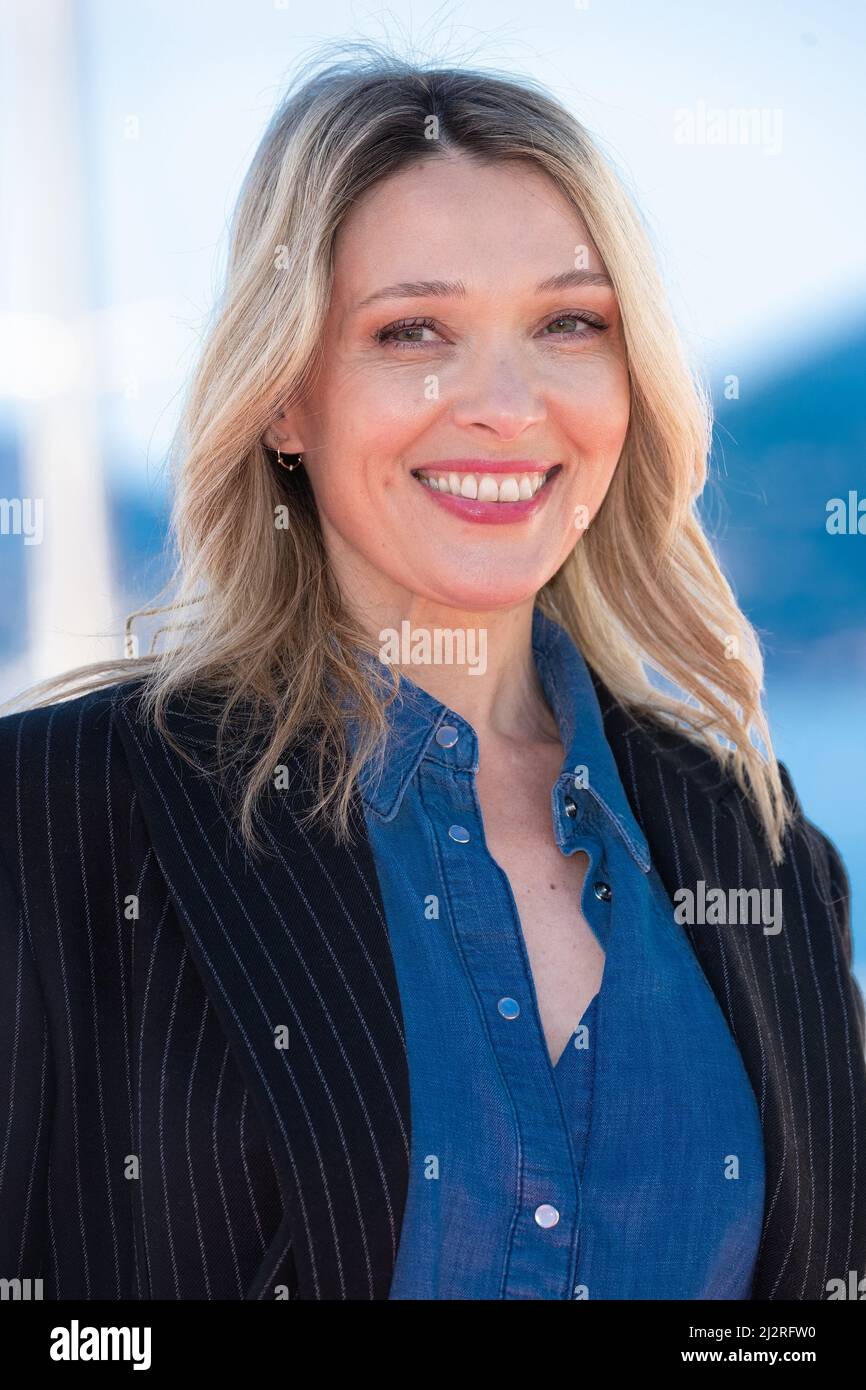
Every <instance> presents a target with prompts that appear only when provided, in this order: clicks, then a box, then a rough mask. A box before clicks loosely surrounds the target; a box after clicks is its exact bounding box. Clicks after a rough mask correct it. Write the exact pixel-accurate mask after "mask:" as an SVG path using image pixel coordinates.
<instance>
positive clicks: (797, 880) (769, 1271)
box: [595, 678, 866, 1300]
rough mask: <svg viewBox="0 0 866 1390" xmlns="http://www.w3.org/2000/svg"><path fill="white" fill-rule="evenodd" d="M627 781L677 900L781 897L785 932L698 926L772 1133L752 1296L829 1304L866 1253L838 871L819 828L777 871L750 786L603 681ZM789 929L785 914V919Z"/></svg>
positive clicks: (690, 930)
mask: <svg viewBox="0 0 866 1390" xmlns="http://www.w3.org/2000/svg"><path fill="white" fill-rule="evenodd" d="M595 683H596V689H597V693H598V695H599V699H600V703H601V706H602V711H603V714H604V718H605V729H606V732H607V737H608V740H609V742H610V745H611V748H612V750H613V753H614V756H615V758H616V760H617V763H618V766H619V770H620V775H621V777H622V782H623V786H624V787H625V789H626V792H627V794H628V796H629V799H630V802H631V804H632V808H633V810H634V812H635V815H636V816H637V818H638V821H639V823H640V824H641V826H642V828H643V830H644V833H645V834H646V837H647V840H648V843H649V845H650V851H651V854H652V858H653V862H654V864H655V866H656V868H657V870H658V872H659V875H660V877H661V879H662V881H663V883H664V885H665V887H666V889H667V891H668V893H669V895H670V896H671V898H672V899H673V897H674V894H675V893H676V891H677V890H678V889H680V888H690V889H692V890H693V891H697V885H698V884H699V883H700V882H701V881H703V883H704V884H705V885H706V891H708V892H709V891H710V889H712V888H716V887H718V888H721V889H722V890H723V892H724V894H725V900H727V895H728V892H729V890H731V889H740V888H746V889H750V888H757V889H759V890H768V891H769V892H770V894H771V895H772V894H774V893H776V892H778V894H779V897H778V898H777V899H776V898H772V897H770V898H769V899H768V900H767V901H768V902H772V903H775V904H777V905H779V906H780V907H781V914H782V915H781V924H780V930H778V931H775V929H774V930H773V931H771V932H769V933H765V931H764V924H763V923H755V924H754V925H751V924H737V925H722V924H720V925H713V924H710V923H707V924H706V925H695V926H685V927H684V930H685V931H686V933H687V936H688V939H689V941H690V944H691V946H692V948H693V950H694V951H695V954H696V956H697V958H698V961H699V963H700V965H701V967H702V969H703V972H704V974H705V976H706V978H707V980H708V982H709V984H710V987H711V988H712V990H713V992H714V994H715V995H716V998H717V999H718V1002H719V1005H720V1006H721V1009H722V1012H723V1014H724V1016H725V1018H726V1020H727V1023H728V1026H729V1027H730V1029H731V1033H732V1035H733V1037H734V1040H735V1042H736V1043H737V1045H738V1047H739V1050H740V1054H741V1056H742V1058H743V1062H744V1065H745V1067H746V1071H747V1072H748V1075H749V1077H750V1080H751V1082H752V1086H753V1088H754V1092H755V1097H756V1099H757V1101H758V1105H759V1109H760V1114H761V1125H762V1131H763V1138H764V1154H765V1173H766V1199H765V1212H764V1228H763V1233H762V1239H761V1246H760V1250H759V1254H758V1262H757V1267H756V1271H755V1278H754V1283H753V1292H752V1297H753V1298H757V1299H796V1300H803V1299H824V1298H827V1296H828V1293H827V1289H828V1281H829V1280H831V1279H841V1280H843V1281H844V1282H845V1285H846V1286H847V1284H848V1275H849V1271H851V1270H852V1269H860V1268H861V1267H862V1264H863V1260H864V1255H866V1145H864V1144H863V1142H862V1139H861V1140H860V1142H859V1144H858V1138H857V1136H858V1132H859V1134H860V1135H862V1134H863V1133H864V1132H866V1060H864V1055H863V1036H862V1033H863V1023H862V1017H863V1015H862V1008H863V1005H862V1000H861V998H860V997H859V994H858V992H857V987H856V984H855V982H854V980H853V977H852V975H851V972H850V970H849V969H848V967H847V963H846V962H845V961H844V960H843V956H844V955H845V954H846V953H847V949H848V947H847V945H846V942H845V939H844V934H843V933H840V931H839V927H838V922H837V919H836V917H835V912H834V907H833V899H834V896H835V897H836V898H837V899H838V896H839V895H838V893H835V894H834V890H833V886H832V884H831V882H830V875H829V874H828V869H827V864H826V862H825V860H824V858H823V852H822V849H821V846H820V844H819V843H818V840H817V834H816V832H815V831H814V827H811V826H808V824H806V825H805V828H801V830H800V831H798V833H797V836H796V838H795V840H794V842H793V843H792V844H791V845H790V846H789V850H788V853H787V856H786V859H785V861H784V862H783V864H782V865H781V866H779V867H778V868H777V867H776V866H774V865H773V863H772V861H771V859H770V855H769V850H768V848H767V847H766V845H765V843H764V840H763V837H762V835H761V832H760V830H759V827H758V824H757V822H756V820H755V817H754V815H753V813H752V812H751V810H750V809H749V808H748V806H747V804H746V802H745V799H744V798H743V797H742V795H741V794H740V793H739V790H738V788H737V787H736V785H735V783H733V782H732V781H730V780H728V779H725V778H724V777H723V776H722V775H721V773H720V771H719V768H718V764H717V763H716V762H715V760H714V759H713V758H712V757H711V755H710V754H708V753H705V752H704V751H703V750H702V749H700V748H699V747H697V746H696V745H695V744H694V743H692V742H691V741H690V740H688V739H687V738H685V736H683V735H678V734H677V733H676V732H672V733H668V732H665V731H658V732H656V731H655V730H653V731H652V732H648V731H647V730H645V729H643V728H642V727H641V726H639V725H638V724H637V723H636V722H635V720H634V719H633V718H632V717H631V716H630V715H629V714H628V713H627V712H626V711H625V710H623V709H622V707H621V706H619V705H618V704H617V703H616V701H615V700H614V698H613V696H612V695H611V694H610V692H609V691H608V690H607V689H606V687H604V686H603V685H602V683H601V682H600V681H599V680H598V679H597V678H596V681H595ZM773 927H774V928H775V923H774V924H773Z"/></svg>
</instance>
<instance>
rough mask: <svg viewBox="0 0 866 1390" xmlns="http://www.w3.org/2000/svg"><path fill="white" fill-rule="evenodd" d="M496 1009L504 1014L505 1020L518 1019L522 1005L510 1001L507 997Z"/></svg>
mask: <svg viewBox="0 0 866 1390" xmlns="http://www.w3.org/2000/svg"><path fill="white" fill-rule="evenodd" d="M496 1007H497V1009H498V1010H499V1012H500V1013H501V1014H502V1017H503V1018H516V1017H517V1015H518V1014H519V1013H520V1005H519V1004H518V1002H517V1000H516V999H509V998H508V997H506V998H505V999H500V1001H499V1003H498V1004H497V1005H496Z"/></svg>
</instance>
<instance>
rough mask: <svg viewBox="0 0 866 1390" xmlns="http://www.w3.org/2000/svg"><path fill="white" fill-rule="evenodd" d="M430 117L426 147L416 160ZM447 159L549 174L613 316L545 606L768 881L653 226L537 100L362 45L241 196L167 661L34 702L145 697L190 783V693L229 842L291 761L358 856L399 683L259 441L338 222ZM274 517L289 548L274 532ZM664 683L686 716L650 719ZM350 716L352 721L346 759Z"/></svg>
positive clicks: (760, 780) (759, 795) (740, 618)
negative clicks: (598, 491)
mask: <svg viewBox="0 0 866 1390" xmlns="http://www.w3.org/2000/svg"><path fill="white" fill-rule="evenodd" d="M431 117H436V120H437V122H438V138H437V139H429V138H427V137H426V132H427V131H429V128H430V127H429V122H430V118H431ZM455 150H459V151H465V152H468V153H470V154H471V155H473V156H475V157H477V158H478V159H481V160H485V161H490V160H493V161H501V160H512V161H515V160H519V161H524V162H528V163H529V164H531V165H533V166H535V168H536V169H539V170H541V171H543V172H544V173H545V174H547V175H548V177H549V178H551V179H552V180H553V181H554V183H555V184H556V185H557V186H558V188H559V189H560V190H561V191H562V193H563V194H564V195H565V197H566V198H567V199H568V200H569V201H570V202H571V204H572V205H573V206H574V208H575V209H576V210H577V211H578V212H579V214H580V216H581V217H582V218H583V220H584V222H585V224H586V227H587V229H588V231H589V233H590V236H591V237H592V239H593V241H594V243H595V245H596V247H597V249H598V251H599V254H600V256H601V258H602V260H603V262H604V265H605V267H606V269H607V272H608V274H609V276H610V278H611V280H612V282H613V285H614V288H615V291H616V294H617V297H618V300H619V305H620V309H621V313H622V321H623V325H624V333H625V341H626V348H627V354H628V367H629V375H630V383H631V418H630V423H629V427H628V432H627V436H626V440H625V444H624V447H623V450H622V454H621V457H620V460H619V462H618V465H617V468H616V471H615V473H614V477H613V481H612V483H611V486H610V489H609V491H608V493H607V496H606V498H605V500H604V503H603V504H602V506H601V508H600V509H599V511H598V514H597V515H596V517H595V518H594V520H593V523H592V525H591V526H590V527H589V529H588V530H587V532H586V533H585V534H584V536H583V537H582V539H581V540H580V542H579V543H578V544H577V545H576V546H575V548H574V550H573V552H572V554H571V555H570V556H569V558H568V560H567V561H566V562H565V564H563V565H562V567H561V568H560V569H559V571H558V572H557V573H556V574H555V575H554V577H553V578H552V579H551V580H550V581H549V582H548V583H547V584H545V585H544V587H543V588H542V589H541V590H540V592H539V594H538V595H537V598H536V602H537V603H538V605H539V607H540V608H541V609H542V611H543V612H545V613H546V614H547V615H548V616H550V617H552V618H553V619H555V620H556V621H557V622H559V623H561V624H562V626H563V627H564V628H565V629H566V631H567V632H568V633H569V634H570V635H571V637H572V638H573V639H574V641H575V642H576V644H577V645H578V647H579V648H580V650H581V651H582V652H583V654H584V656H585V658H586V660H587V662H588V663H589V665H590V666H591V667H592V668H593V669H594V670H595V671H596V673H597V674H598V675H599V676H600V677H601V679H602V680H603V681H604V683H605V684H606V685H607V686H608V688H609V689H610V691H611V692H612V693H613V695H614V696H615V697H616V698H617V699H618V700H619V701H620V702H621V704H622V705H624V706H625V707H626V708H628V709H630V710H631V711H632V712H634V713H635V714H637V715H639V716H643V717H647V716H649V717H651V718H653V719H655V720H658V721H660V722H661V723H662V724H664V725H666V726H668V727H670V726H674V727H677V728H680V729H683V730H685V731H686V732H687V734H688V735H689V736H690V737H693V738H694V739H695V740H697V741H698V742H699V743H702V744H704V745H705V746H706V747H707V748H708V749H709V750H710V751H711V752H712V755H713V757H715V758H716V759H717V760H718V762H719V764H720V765H721V767H722V769H723V770H724V771H725V772H726V773H728V774H729V775H732V776H733V777H735V778H736V781H737V782H738V784H739V786H740V787H741V789H742V790H743V792H744V793H745V794H746V795H747V796H748V797H749V798H750V799H751V801H752V804H753V806H754V808H755V810H756V812H757V815H758V819H759V821H760V823H761V824H762V825H763V827H764V831H765V834H766V837H767V841H768V843H769V846H770V848H771V852H772V854H773V857H774V859H775V860H776V861H777V862H778V861H779V860H780V859H781V858H782V840H783V837H784V832H785V829H786V826H787V823H788V820H789V818H790V815H791V811H790V807H789V806H788V803H787V801H786V798H785V794H784V789H783V785H782V781H781V777H780V771H779V767H778V764H777V761H776V758H775V756H774V754H773V750H772V744H771V740H770V735H769V730H768V727H767V722H766V718H765V715H764V712H763V709H762V703H761V697H762V689H763V662H762V658H761V653H760V648H759V644H758V641H757V639H756V636H755V633H754V630H753V629H752V627H751V625H750V624H749V622H748V620H747V619H746V617H745V615H744V614H743V613H742V612H741V610H740V608H739V606H738V605H737V602H736V600H735V598H734V596H733V594H732V592H731V589H730V587H729V585H728V583H727V581H726V580H725V578H724V576H723V574H722V572H721V570H720V568H719V565H718V563H717V561H716V558H715V556H714V554H713V551H712V549H711V547H710V545H709V543H708V541H707V538H706V536H705V535H704V532H703V530H702V527H701V523H700V520H699V518H698V516H697V513H696V501H697V498H698V496H699V494H700V493H701V490H702V489H703V486H704V483H705V481H706V476H707V459H708V454H709V448H710V442H711V414H710V407H709V402H708V399H707V395H706V392H705V390H704V389H703V387H702V385H701V384H700V382H699V381H698V380H697V378H696V377H695V376H694V375H693V373H692V372H691V370H690V368H689V366H688V364H687V362H686V360H685V357H684V353H683V350H682V346H681V343H680V339H679V336H678V333H677V330H676V327H675V324H674V322H673V318H672V315H671V311H670V308H669V305H668V301H667V296H666V293H665V290H664V287H663V285H662V283H661V280H660V276H659V273H658V270H657V268H656V264H655V257H654V254H653V251H652V247H651V244H650V241H649V238H648V236H647V234H646V232H645V229H644V226H643V224H642V221H641V219H640V217H639V215H638V213H637V211H636V209H635V207H634V206H633V204H632V202H631V201H630V199H629V196H628V194H627V193H626V191H625V189H624V188H623V186H622V184H621V183H620V181H619V179H618V178H617V176H616V174H615V173H614V172H613V170H612V168H611V167H609V165H608V163H607V162H606V160H605V158H604V157H603V155H602V153H601V151H600V149H599V148H598V146H597V145H596V144H595V143H594V142H593V140H592V138H591V137H590V135H589V133H588V132H587V130H586V129H585V128H584V127H583V126H582V125H581V124H580V123H579V122H578V121H577V120H576V119H575V117H574V116H572V115H571V114H570V113H569V112H568V111H567V110H566V109H565V108H564V107H562V106H561V105H560V104H559V103H558V102H557V101H555V100H554V99H553V98H552V97H551V96H550V95H549V94H547V93H546V92H545V91H544V90H543V89H542V88H540V87H539V86H538V84H536V83H534V82H532V81H529V80H524V79H521V80H520V81H518V80H514V79H512V78H510V77H508V76H507V75H504V74H500V73H490V72H483V71H475V70H472V69H463V68H450V67H430V66H424V65H419V64H417V63H415V62H412V61H408V60H406V59H403V58H400V57H397V56H395V55H394V54H392V53H390V52H388V51H386V50H384V49H383V48H382V47H381V46H379V45H376V44H369V43H365V44H353V45H350V46H349V51H348V53H347V54H344V55H343V56H341V57H338V58H336V59H334V57H333V55H332V54H331V55H329V56H328V59H327V61H325V62H321V61H319V62H317V63H315V64H314V70H313V71H311V72H310V71H307V70H306V69H304V70H302V72H301V74H300V75H299V77H298V78H296V79H295V81H294V83H293V84H292V85H291V86H290V87H289V89H288V92H287V94H286V96H285V97H284V99H283V101H282V102H281V104H280V106H279V108H278V109H277V111H276V113H275V114H274V116H273V118H272V120H271V121H270V124H269V125H268V128H267V130H266V132H265V134H264V137H263V138H262V140H261V143H260V145H259V147H258V150H257V152H256V154H255V156H254V158H253V161H252V164H251V166H250V168H249V171H248V173H247V175H246V178H245V181H244V183H243V187H242V189H241V192H240V196H239V199H238V203H237V207H236V210H235V213H234V217H233V220H232V224H231V228H230V246H229V258H228V266H227V273H226V282H225V287H224V292H223V294H222V296H221V299H220V302H219V304H218V306H217V311H216V313H215V316H214V319H213V322H212V325H211V327H210V328H209V330H208V332H207V335H206V338H205V341H204V344H203V348H202V352H201V355H200V359H199V362H198V365H197V368H196V371H195V373H194V375H193V377H192V380H191V382H190V385H189V390H188V394H187V398H186V400H185V403H184V409H183V413H182V416H181V420H180V424H179V427H178V431H177V435H176V438H175V441H174V444H173V446H172V461H173V465H174V472H175V476H176V485H175V498H174V507H173V514H172V533H173V536H174V538H175V540H176V545H177V566H176V570H175V573H174V576H173V579H172V582H171V589H172V592H173V598H171V600H170V601H169V602H168V603H165V604H163V605H161V606H159V607H158V608H156V609H152V608H151V609H141V610H138V613H137V614H136V615H133V616H141V615H142V614H143V613H147V612H151V613H152V612H158V613H161V614H165V615H167V616H168V618H169V622H168V623H167V625H166V626H165V627H164V628H163V629H161V631H165V632H168V633H171V634H172V636H171V639H170V640H168V641H167V642H166V644H165V646H164V647H163V649H161V650H157V644H156V641H155V640H154V643H153V645H152V649H151V651H150V652H149V653H148V654H147V655H145V656H141V657H132V658H127V659H123V660H121V659H118V660H116V661H109V662H106V661H102V662H96V663H92V664H90V665H87V666H83V667H79V668H77V669H75V670H73V671H70V672H68V673H66V675H64V676H62V677H57V678H54V679H52V680H50V681H47V682H42V683H41V684H40V685H38V686H34V687H32V689H31V691H30V692H28V695H31V696H32V695H33V694H35V695H37V696H38V697H39V698H38V700H37V703H49V702H50V701H51V700H52V699H55V698H57V693H58V690H59V689H61V688H62V689H63V696H64V697H69V698H71V697H73V696H75V695H79V694H81V693H83V692H85V691H88V690H92V689H97V688H100V687H102V686H106V685H110V684H114V683H116V682H118V681H130V680H137V679H138V678H139V677H140V678H141V687H140V694H141V697H142V710H143V712H144V713H145V715H146V716H148V717H150V718H152V720H153V721H154V723H155V725H156V726H157V728H158V729H159V731H160V733H161V734H162V735H163V736H164V737H165V738H166V739H168V741H169V742H170V743H172V744H173V746H175V747H176V748H177V749H178V751H179V752H180V753H181V754H182V755H183V756H184V757H186V758H187V759H188V760H189V761H193V762H194V761H195V759H194V757H193V756H192V754H191V753H190V752H189V751H188V750H186V749H183V748H181V747H179V745H178V744H177V743H176V741H175V740H174V739H173V737H172V735H171V733H170V731H169V729H168V728H167V726H166V722H165V713H166V704H167V701H169V700H170V699H171V697H172V696H173V695H174V694H176V693H178V692H180V691H184V692H186V693H187V694H189V693H190V692H191V691H194V692H195V693H196V694H197V695H198V696H201V697H202V698H204V700H205V702H206V704H207V703H208V702H210V703H209V707H210V709H211V710H212V711H215V712H217V714H218V717H219V718H218V724H219V729H218V740H217V750H218V762H219V767H220V771H221V775H225V774H226V773H227V772H228V771H229V770H230V769H232V768H233V769H234V770H235V771H236V772H239V773H240V770H241V769H243V772H242V775H240V778H239V789H240V800H239V805H238V815H239V824H240V830H241V833H242V835H243V837H244V840H245V841H246V842H247V844H248V845H249V846H250V847H256V848H258V849H262V848H263V846H262V844H261V843H260V842H259V840H258V839H257V836H256V833H255V819H256V816H255V809H256V805H257V803H258V799H259V796H260V794H261V793H263V792H264V791H265V789H266V788H267V787H268V785H269V784H270V783H271V781H272V779H273V775H274V769H275V765H277V764H278V763H279V761H280V760H281V759H283V760H284V759H285V755H286V750H287V749H288V748H289V747H291V746H292V745H296V746H297V745H299V744H300V742H301V740H306V742H307V747H308V748H312V751H313V755H314V762H315V755H316V754H317V759H318V774H317V778H316V779H315V780H314V795H313V800H312V805H311V809H310V811H309V816H310V817H312V818H317V817H323V818H324V819H325V820H326V821H327V822H328V823H329V824H330V826H331V828H332V830H333V832H334V833H335V834H336V835H337V837H338V839H340V840H345V841H348V840H350V839H351V833H350V832H351V827H350V822H351V816H350V806H351V800H352V793H353V787H354V783H355V779H356V777H357V775H358V773H359V772H360V770H361V768H362V767H363V765H364V764H365V762H366V761H367V760H368V759H369V758H374V757H381V754H382V749H383V744H384V736H385V733H386V727H387V724H386V717H385V709H386V707H387V705H388V703H389V702H390V701H391V700H392V699H393V698H394V697H395V696H396V694H397V691H398V690H399V686H400V680H401V677H400V674H399V671H397V670H396V669H393V668H390V669H389V670H388V674H387V677H386V675H385V674H384V668H377V669H383V674H382V676H381V681H380V679H379V678H378V677H377V679H376V680H375V682H371V680H370V675H369V667H368V666H367V664H366V663H364V662H363V661H362V658H361V653H363V652H367V653H369V655H370V656H373V657H375V656H376V655H377V652H378V648H377V647H376V645H375V644H374V643H373V642H372V641H371V640H370V639H369V638H368V637H367V636H366V635H365V633H364V632H363V631H362V630H361V629H360V627H359V626H358V625H357V624H356V623H355V621H353V619H352V618H351V616H350V615H349V614H348V612H347V611H346V610H345V608H344V606H343V604H342V602H341V598H340V595H339V592H338V591H337V587H336V584H335V580H334V577H333V575H332V573H331V570H330V568H329V565H328V559H327V555H326V552H325V547H324V544H323V538H322V532H321V528H320V525H319V520H318V515H317V511H316V506H315V503H314V498H313V494H312V491H311V488H310V484H309V480H308V478H307V477H306V474H305V472H304V471H303V470H298V471H296V472H291V473H286V472H284V471H282V470H279V469H277V468H276V467H275V466H274V463H273V460H272V458H271V456H270V454H269V452H268V451H267V450H266V449H265V447H264V446H263V444H262V436H263V433H264V431H265V429H266V427H267V426H268V424H269V423H270V422H271V420H272V419H273V417H274V414H275V412H276V411H277V410H278V409H281V408H287V407H290V406H292V405H293V404H295V403H297V402H298V401H299V400H301V399H302V398H303V396H304V393H305V391H306V389H307V387H308V384H309V383H310V381H311V380H312V378H313V375H314V373H315V370H316V366H317V361H318V353H319V339H318V334H319V330H320V326H321V324H322V323H323V322H324V320H325V316H326V312H327V308H328V302H329V295H330V286H331V279H332V266H333V247H334V241H335V237H336V234H337V232H338V229H339V227H340V225H341V223H342V221H343V219H344V218H345V217H346V215H347V214H348V213H349V212H351V210H352V208H353V206H354V204H355V203H356V202H357V200H358V199H359V197H360V196H361V195H362V194H364V193H365V192H366V191H367V190H368V189H370V188H371V187H372V186H373V185H374V184H376V183H378V181H379V180H382V179H386V178H388V177H389V176H390V175H392V174H394V173H396V172H397V171H398V170H399V169H401V168H403V167H404V166H406V165H408V164H409V163H412V162H416V161H419V160H422V159H439V158H441V157H442V156H443V154H445V153H447V152H449V151H455ZM284 504H288V509H287V513H286V517H287V525H286V527H285V528H284V529H280V528H278V527H277V526H275V508H278V507H280V506H282V505H284ZM732 658H733V659H732ZM652 672H655V673H657V674H658V675H660V676H662V677H663V678H666V680H667V681H668V682H670V683H672V684H673V686H674V687H675V688H678V689H679V691H681V692H682V697H677V696H675V695H673V694H667V693H664V692H663V690H662V689H661V688H660V683H659V682H658V681H656V682H653V681H651V680H650V678H649V677H650V673H652ZM347 700H348V701H349V704H350V706H351V708H352V709H353V710H354V711H355V714H356V716H357V717H359V719H360V726H359V727H360V734H359V737H358V740H357V743H356V744H355V746H354V749H353V748H352V746H351V744H350V742H349V740H348V739H347V736H346V714H347V705H346V701H347ZM31 703H32V701H31ZM756 739H757V740H759V741H760V743H762V744H763V749H761V748H760V747H759V746H758V743H757V742H756ZM260 740H261V741H260Z"/></svg>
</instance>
